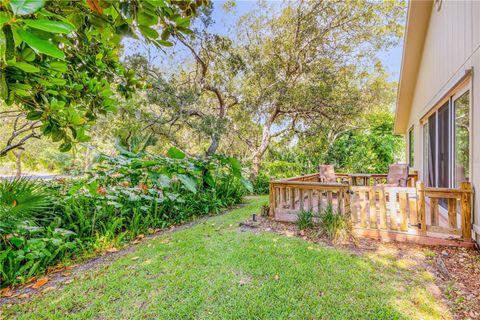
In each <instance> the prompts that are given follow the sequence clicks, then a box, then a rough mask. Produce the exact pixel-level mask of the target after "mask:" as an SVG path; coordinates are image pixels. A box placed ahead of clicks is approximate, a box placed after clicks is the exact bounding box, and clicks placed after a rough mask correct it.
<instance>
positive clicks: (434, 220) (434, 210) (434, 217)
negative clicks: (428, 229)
mask: <svg viewBox="0 0 480 320" xmlns="http://www.w3.org/2000/svg"><path fill="white" fill-rule="evenodd" d="M430 223H431V225H432V226H438V198H432V197H430Z"/></svg>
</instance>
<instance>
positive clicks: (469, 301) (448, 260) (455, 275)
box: [239, 217, 480, 320]
mask: <svg viewBox="0 0 480 320" xmlns="http://www.w3.org/2000/svg"><path fill="white" fill-rule="evenodd" d="M252 225H253V226H254V227H251V226H252ZM239 228H240V229H241V230H243V231H247V230H254V231H255V232H265V231H267V232H274V233H278V234H282V235H285V236H287V237H300V238H302V239H304V240H306V241H310V242H314V243H318V244H322V245H326V246H330V247H334V248H339V249H346V250H348V251H350V252H352V253H354V254H356V255H359V256H363V255H369V256H371V254H374V256H375V257H377V258H380V259H382V258H388V259H390V260H391V261H395V265H396V266H397V267H399V268H401V269H405V270H412V269H425V270H427V271H428V272H430V273H431V274H432V275H433V276H434V279H433V280H434V283H432V286H430V287H429V288H428V289H429V291H430V292H431V293H432V294H433V296H434V297H436V298H439V299H442V301H443V302H444V303H445V304H446V305H447V306H448V308H449V309H450V311H451V312H452V314H453V315H454V317H455V319H472V320H473V319H480V253H479V252H478V251H477V250H475V249H467V248H462V247H445V246H422V245H417V244H409V243H404V242H391V243H384V242H380V241H378V240H372V239H363V238H356V239H353V240H349V241H342V242H338V243H333V242H332V241H330V240H329V239H328V238H327V237H325V236H324V235H323V234H322V233H321V231H320V230H319V229H318V228H313V229H309V230H304V231H302V230H299V229H298V227H297V226H296V225H295V224H293V223H284V222H278V221H274V220H272V219H269V218H265V217H257V221H256V222H253V221H251V220H248V221H245V222H243V223H241V224H240V227H239Z"/></svg>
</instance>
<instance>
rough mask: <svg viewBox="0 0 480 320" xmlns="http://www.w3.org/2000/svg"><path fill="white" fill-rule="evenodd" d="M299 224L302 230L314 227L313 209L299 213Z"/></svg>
mask: <svg viewBox="0 0 480 320" xmlns="http://www.w3.org/2000/svg"><path fill="white" fill-rule="evenodd" d="M297 226H298V229H300V230H306V229H310V228H312V227H313V213H312V212H311V211H305V210H302V211H300V213H299V214H298V218H297Z"/></svg>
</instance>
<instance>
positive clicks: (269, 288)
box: [4, 197, 449, 319]
mask: <svg viewBox="0 0 480 320" xmlns="http://www.w3.org/2000/svg"><path fill="white" fill-rule="evenodd" d="M266 200H267V199H266V198H265V197H262V198H255V199H252V200H249V202H248V205H247V206H245V207H243V208H241V209H237V210H234V211H232V212H230V213H229V214H226V215H223V216H218V217H214V218H211V219H208V220H206V221H205V222H202V223H200V224H198V225H196V226H194V227H192V228H190V229H184V230H179V231H177V232H174V233H172V234H169V235H165V236H162V237H159V238H157V239H154V240H150V241H145V242H144V243H142V244H140V245H138V247H137V250H136V251H135V252H133V253H130V254H128V255H126V256H123V257H121V258H120V259H118V260H116V261H115V262H113V263H112V264H110V265H106V266H103V267H102V268H101V269H100V270H94V271H92V272H90V273H86V274H85V275H84V276H83V278H81V279H77V280H75V281H74V282H73V283H71V284H69V285H66V286H65V287H64V288H63V289H60V290H57V291H55V292H49V293H47V294H44V295H41V296H38V297H37V298H36V299H34V300H33V301H31V302H29V303H27V304H24V305H16V306H12V307H11V308H9V309H7V310H4V316H5V317H6V318H7V319H10V318H18V319H90V318H95V319H286V318H290V319H440V318H441V317H442V316H443V317H446V318H449V314H448V312H447V311H445V310H446V309H445V308H444V307H443V305H442V304H441V302H440V301H439V300H435V299H434V297H433V296H432V295H431V294H430V293H429V291H428V290H427V288H428V286H430V285H432V283H431V281H433V280H432V279H433V278H432V277H431V276H429V275H428V274H426V273H425V272H424V271H422V270H414V271H412V267H411V266H408V264H407V265H405V264H402V263H398V261H395V260H396V259H395V258H394V257H390V258H388V257H383V256H382V257H380V256H378V255H375V254H371V255H367V256H363V257H358V256H355V255H353V254H352V253H349V252H347V251H342V250H338V249H333V248H327V247H324V246H320V245H316V244H312V243H309V242H306V241H304V240H301V239H299V238H288V237H286V236H280V235H277V234H273V233H270V232H258V233H256V232H250V231H246V232H240V230H239V228H238V222H239V221H243V220H245V219H246V218H247V217H248V216H249V215H251V214H252V213H254V212H259V208H260V206H261V205H262V204H264V203H265V202H266ZM165 239H169V241H167V240H165Z"/></svg>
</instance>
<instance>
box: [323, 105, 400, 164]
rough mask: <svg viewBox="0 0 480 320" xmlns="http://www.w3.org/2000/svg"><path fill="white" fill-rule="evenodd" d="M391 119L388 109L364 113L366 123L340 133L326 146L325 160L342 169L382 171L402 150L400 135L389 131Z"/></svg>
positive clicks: (398, 156)
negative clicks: (359, 127) (354, 129)
mask: <svg viewBox="0 0 480 320" xmlns="http://www.w3.org/2000/svg"><path fill="white" fill-rule="evenodd" d="M393 122H394V119H393V115H392V114H391V113H389V112H381V113H380V112H379V113H373V114H369V115H367V116H366V123H367V127H365V128H362V129H360V130H357V131H350V132H348V133H344V134H342V135H340V136H339V137H338V138H337V139H336V141H335V142H334V143H333V144H332V145H331V147H330V148H329V150H328V152H327V154H326V157H325V160H324V161H325V163H331V164H334V165H335V166H336V167H338V168H342V169H343V170H344V171H346V172H366V173H386V172H387V171H388V166H389V165H390V164H392V163H395V162H397V161H398V160H399V158H400V159H401V156H400V155H401V152H402V150H404V139H403V137H401V136H397V135H394V134H393V133H392V132H393Z"/></svg>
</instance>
